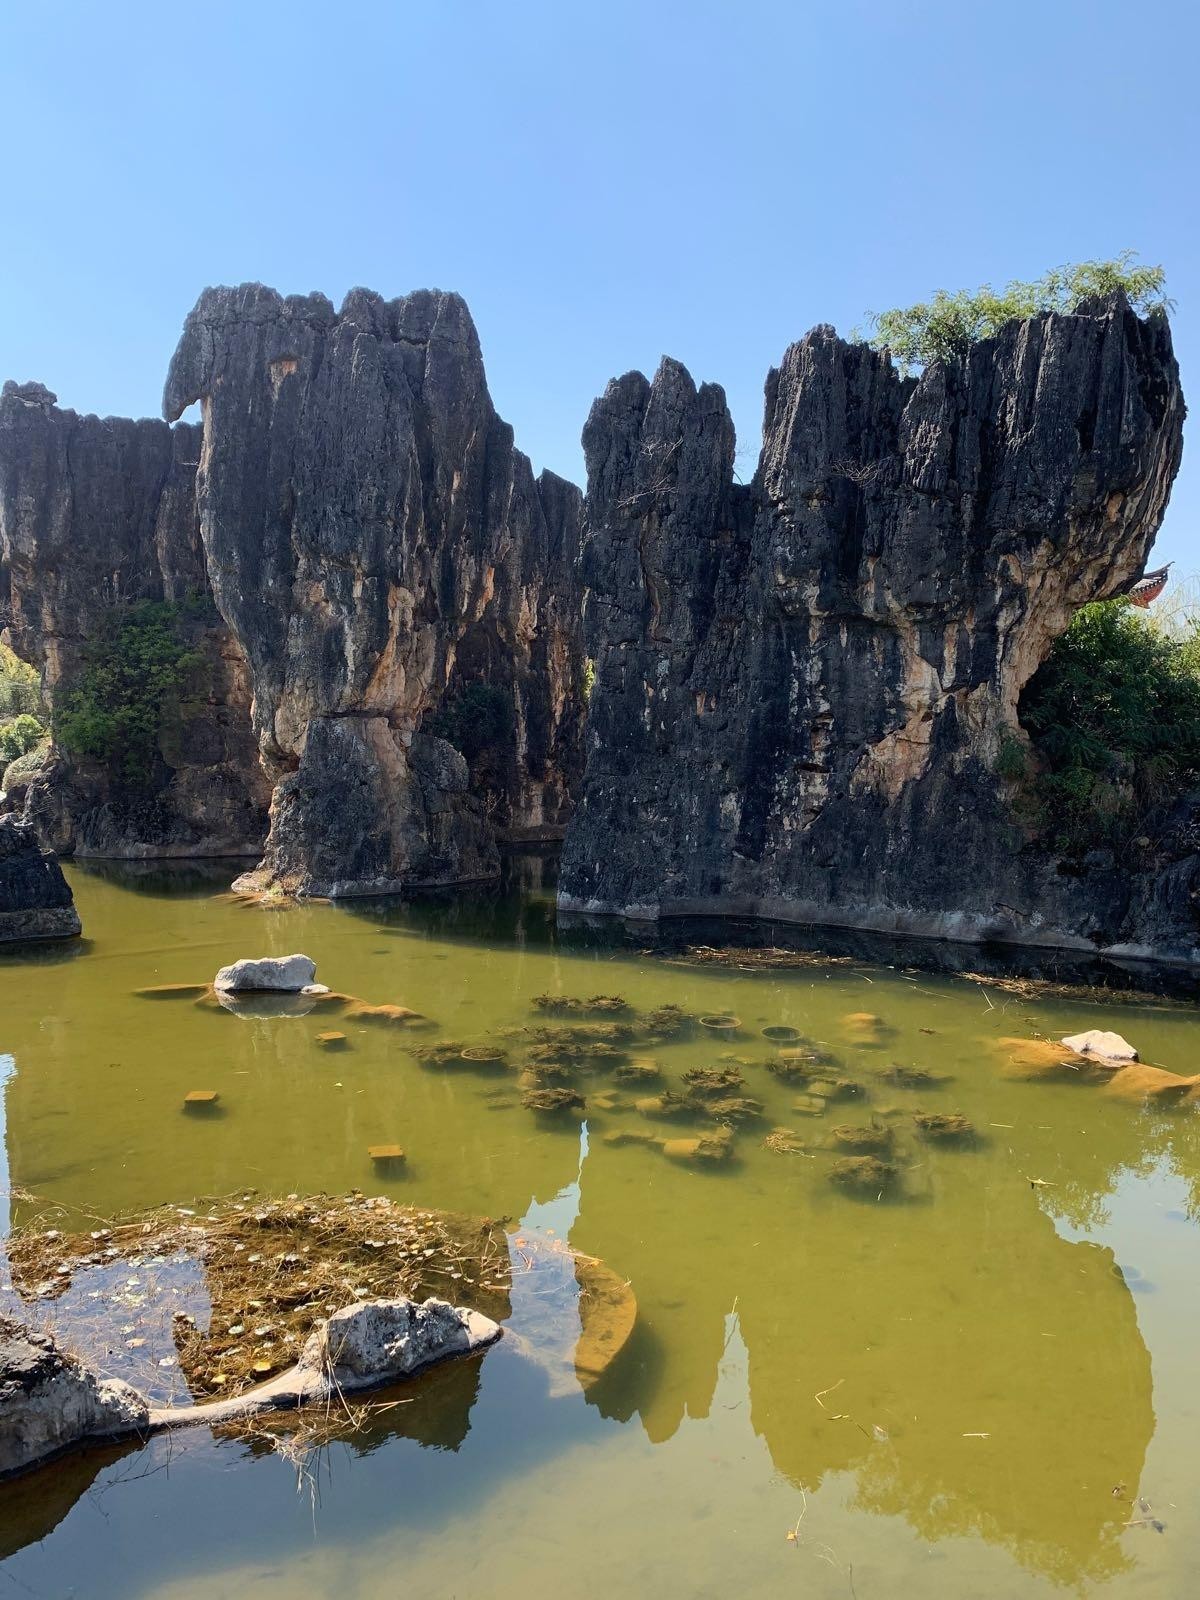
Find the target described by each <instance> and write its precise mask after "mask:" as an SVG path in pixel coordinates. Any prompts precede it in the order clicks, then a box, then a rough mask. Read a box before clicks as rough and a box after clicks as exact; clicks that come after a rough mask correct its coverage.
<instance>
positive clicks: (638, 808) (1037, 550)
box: [560, 297, 1200, 953]
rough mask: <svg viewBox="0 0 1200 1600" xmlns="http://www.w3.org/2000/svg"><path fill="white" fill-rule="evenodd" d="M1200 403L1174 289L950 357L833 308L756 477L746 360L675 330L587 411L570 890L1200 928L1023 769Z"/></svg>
mask: <svg viewBox="0 0 1200 1600" xmlns="http://www.w3.org/2000/svg"><path fill="white" fill-rule="evenodd" d="M1183 415H1184V407H1183V400H1182V395H1181V392H1180V388H1179V380H1178V370H1177V367H1176V363H1175V360H1174V356H1173V354H1172V350H1171V341H1170V333H1169V329H1168V327H1167V324H1166V322H1165V320H1164V319H1162V318H1161V317H1152V318H1151V319H1149V320H1147V321H1142V320H1140V319H1139V318H1138V317H1136V316H1135V315H1134V314H1133V313H1132V312H1131V311H1130V310H1129V308H1128V305H1127V304H1126V303H1125V301H1124V299H1123V298H1121V297H1116V298H1114V299H1111V300H1108V301H1104V302H1096V303H1093V304H1090V305H1088V306H1086V307H1084V308H1082V309H1081V310H1080V311H1079V312H1078V313H1077V314H1075V315H1071V316H1060V315H1046V316H1040V317H1035V318H1031V319H1029V320H1027V321H1021V322H1014V323H1012V324H1010V325H1009V326H1007V327H1006V328H1005V329H1004V330H1003V331H1002V332H1001V333H1000V334H999V335H998V336H997V337H996V338H994V339H991V340H987V341H984V342H981V343H980V344H978V345H976V346H975V347H974V348H973V349H972V350H971V352H970V354H969V356H968V357H967V358H966V359H965V360H964V361H962V362H961V363H949V364H946V365H938V366H931V367H930V368H928V369H927V370H926V371H925V372H924V373H923V374H922V375H921V376H920V377H919V378H915V377H909V378H905V377H902V376H901V375H900V374H899V373H898V372H897V371H896V369H895V368H894V367H893V366H892V364H891V362H890V360H889V359H888V358H887V357H886V356H885V355H882V354H879V353H877V352H875V351H873V350H871V349H869V348H868V347H866V346H863V345H855V344H848V343H846V342H845V341H843V340H841V339H839V338H837V337H836V335H835V334H834V333H833V331H832V330H831V329H829V328H816V329H814V330H813V332H812V333H810V334H809V335H808V336H807V337H806V338H804V339H803V340H801V341H800V343H798V344H795V345H792V346H791V347H790V348H789V349H788V351H787V352H786V354H785V356H784V359H783V362H782V364H781V366H780V367H779V369H778V370H776V371H772V372H771V374H770V376H769V378H768V381H767V387H766V409H765V419H764V430H763V448H762V454H761V457H760V461H759V466H758V470H757V473H756V474H755V477H754V480H753V482H752V483H751V484H750V485H747V486H744V487H743V486H741V485H738V484H736V483H735V482H734V481H733V473H732V465H733V453H734V438H733V427H732V423H731V421H730V418H729V414H728V411H727V409H726V406H725V401H724V395H723V393H722V391H721V390H720V389H719V388H717V387H716V386H715V385H705V386H703V387H701V388H699V389H697V388H696V386H695V385H694V384H693V382H692V380H691V378H690V377H689V375H688V374H687V372H686V371H685V370H684V369H683V368H682V367H680V366H679V365H678V364H677V363H674V362H671V361H664V363H663V364H662V366H661V367H660V369H659V371H658V373H657V375H656V376H655V378H654V381H653V382H652V383H650V382H647V380H646V379H645V378H644V377H643V376H642V375H641V374H639V373H632V374H628V375H626V376H625V377H623V378H620V379H618V380H616V381H614V382H613V383H611V384H610V385H609V387H608V389H607V390H606V392H605V394H604V395H603V396H602V397H601V399H599V400H598V401H597V402H596V404H595V406H594V407H593V408H592V413H591V416H590V417H589V419H588V422H587V426H586V428H585V430H584V448H585V452H586V456H587V467H588V496H587V511H586V518H585V527H584V538H583V558H582V559H583V572H584V581H585V602H584V604H585V617H586V629H587V636H588V646H589V651H590V653H591V654H592V655H594V657H595V659H596V684H595V690H594V693H593V696H592V701H591V707H590V723H589V733H588V763H587V772H586V778H585V782H584V787H583V791H582V795H581V800H580V804H579V806H578V809H577V811H576V815H575V820H574V822H573V824H572V827H571V830H570V833H569V835H568V839H567V844H566V850H565V856H564V862H563V873H562V880H561V881H562V889H561V895H560V903H561V904H563V905H564V906H567V907H569V908H572V909H581V910H600V911H611V912H624V913H626V914H632V915H642V916H654V915H659V914H668V913H681V912H688V911H701V912H703V911H724V912H734V913H757V914H765V915H772V916H781V917H789V918H793V919H799V920H812V921H816V922H843V923H847V924H851V925H853V926H860V927H875V928H881V929H889V930H897V931H910V932H920V933H926V934H941V935H949V936H955V937H967V938H988V937H995V938H1006V939H1018V940H1031V941H1038V940H1045V941H1047V942H1052V943H1055V942H1057V943H1067V944H1073V943H1078V944H1089V943H1093V942H1094V943H1099V944H1101V945H1104V946H1109V947H1111V946H1117V947H1120V946H1122V945H1135V946H1137V945H1141V946H1146V945H1159V946H1161V945H1162V944H1163V943H1164V942H1165V941H1164V939H1163V938H1162V937H1161V935H1162V930H1163V928H1167V929H1168V933H1169V937H1170V939H1171V940H1173V941H1177V942H1178V943H1179V944H1180V945H1181V946H1182V947H1183V951H1182V953H1187V949H1188V948H1190V947H1191V946H1195V945H1197V944H1200V930H1197V928H1196V925H1195V918H1194V916H1191V915H1183V916H1180V915H1179V914H1178V907H1162V906H1160V907H1158V908H1157V910H1155V911H1154V914H1153V915H1150V914H1149V913H1148V912H1147V904H1148V899H1149V900H1153V897H1147V896H1146V895H1144V894H1142V893H1141V891H1139V890H1136V889H1135V888H1134V887H1133V886H1132V885H1131V882H1130V880H1129V878H1128V877H1127V876H1126V875H1125V873H1124V872H1123V870H1122V868H1121V865H1120V864H1119V863H1116V862H1113V861H1112V860H1111V859H1108V860H1103V861H1098V862H1096V863H1095V864H1094V865H1090V866H1088V867H1087V868H1086V869H1085V870H1084V872H1083V874H1082V875H1081V876H1077V877H1073V878H1067V877H1063V876H1061V875H1059V874H1057V873H1055V872H1054V871H1053V869H1052V868H1051V867H1049V866H1048V865H1047V863H1046V862H1045V861H1044V859H1042V858H1040V857H1039V856H1038V855H1037V854H1036V853H1035V852H1030V851H1026V852H1025V853H1022V846H1023V845H1024V844H1025V843H1026V841H1025V839H1024V838H1023V836H1022V835H1021V833H1020V832H1019V831H1018V830H1017V829H1016V828H1015V827H1014V824H1013V820H1012V812H1011V808H1010V806H1009V803H1008V801H1009V797H1008V796H1007V795H1006V794H1005V793H1004V786H1003V784H1002V782H1001V781H1000V779H999V778H998V777H997V776H996V760H997V755H998V751H999V748H1000V744H1001V741H1002V739H1003V738H1004V736H1005V733H1006V730H1016V729H1017V727H1018V718H1017V706H1018V698H1019V695H1020V692H1021V689H1022V688H1023V686H1024V685H1025V683H1026V682H1027V681H1028V679H1029V678H1030V676H1031V675H1032V674H1033V672H1034V671H1035V670H1036V668H1037V666H1038V665H1039V664H1040V662H1041V661H1042V660H1043V659H1044V657H1045V655H1046V653H1047V651H1048V649H1049V648H1050V645H1051V644H1052V642H1053V640H1054V639H1055V638H1056V637H1057V635H1058V634H1060V633H1061V632H1062V631H1063V629H1064V628H1065V627H1066V626H1067V623H1068V622H1069V620H1070V618H1071V615H1072V613H1073V611H1074V610H1075V609H1076V608H1077V607H1078V606H1080V605H1081V604H1083V603H1084V602H1086V601H1089V600H1095V599H1099V598H1103V597H1105V596H1109V595H1113V594H1116V593H1118V592H1120V591H1121V590H1122V589H1123V588H1124V587H1125V586H1126V585H1127V584H1128V583H1129V581H1130V580H1131V579H1133V578H1134V577H1135V576H1136V575H1137V574H1138V573H1139V571H1140V570H1141V568H1142V565H1143V563H1144V560H1145V557H1146V554H1147V552H1148V550H1149V548H1150V545H1151V543H1152V541H1153V538H1154V535H1155V533H1156V531H1157V529H1158V527H1159V524H1160V522H1161V520H1162V515H1163V511H1164V509H1165V506H1166V502H1167V496H1168V493H1169V490H1170V486H1171V482H1172V480H1173V478H1174V475H1175V472H1176V470H1177V468H1178V464H1179V458H1180V448H1181V427H1182V420H1183ZM1185 876H1187V874H1185ZM1193 876H1195V874H1193ZM1189 881H1190V880H1189ZM1168 898H1170V897H1168ZM1175 898H1178V897H1177V896H1176V897H1175ZM1151 909H1152V910H1153V907H1151ZM1160 913H1161V914H1160Z"/></svg>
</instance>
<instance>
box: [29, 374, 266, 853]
mask: <svg viewBox="0 0 1200 1600" xmlns="http://www.w3.org/2000/svg"><path fill="white" fill-rule="evenodd" d="M199 455H200V429H199V428H198V427H195V426H191V425H180V426H179V427H176V428H169V427H167V426H166V424H165V423H163V422H158V421H154V420H148V421H141V422H133V421H130V420H128V419H126V418H122V417H103V418H101V417H94V416H79V415H77V414H76V413H75V412H74V411H64V410H60V409H59V408H58V406H57V404H56V397H55V396H54V395H53V394H52V393H51V392H50V391H49V390H48V389H46V388H44V387H43V386H42V385H41V384H33V383H30V384H16V383H12V382H8V383H6V384H5V385H4V388H3V391H2V392H0V627H3V628H6V629H7V632H8V635H9V636H10V638H11V641H12V645H13V648H14V649H15V650H16V652H17V654H18V655H20V656H21V657H22V658H23V659H24V660H26V661H29V662H31V663H32V664H34V665H35V666H37V667H38V669H39V670H40V672H41V675H42V683H43V687H44V689H45V690H46V691H47V693H48V694H49V695H51V696H53V695H55V694H56V693H59V692H61V691H62V690H63V689H65V688H67V687H69V685H70V684H71V682H72V681H73V679H74V677H75V675H76V674H77V672H78V671H79V668H80V665H81V662H82V655H83V649H84V646H85V645H86V643H87V641H88V640H89V639H90V638H93V637H94V636H95V634H96V632H97V629H98V627H99V625H100V624H101V622H102V620H103V619H104V618H105V617H106V616H108V615H109V614H110V613H111V612H112V611H113V609H114V608H116V607H119V606H123V605H125V604H128V603H129V602H132V601H139V600H159V601H162V600H166V601H173V602H184V601H188V602H189V605H188V615H187V617H186V620H185V621H184V622H183V624H182V626H183V627H184V628H185V630H186V632H187V635H188V642H189V644H190V645H191V646H192V647H193V648H195V649H197V650H198V651H199V652H200V654H201V656H202V658H203V662H204V667H203V683H204V692H203V696H202V699H201V703H200V704H199V705H198V706H197V707H195V708H194V709H193V710H192V711H191V712H190V713H189V715H188V716H186V717H185V718H184V720H183V722H182V725H181V726H180V727H179V728H178V729H176V730H173V731H172V738H171V740H170V743H169V745H164V746H163V747H162V748H160V750H159V753H158V759H157V761H156V764H155V770H154V771H153V772H152V773H147V774H145V775H144V781H143V782H142V783H140V784H139V785H137V786H132V787H131V786H130V785H129V784H127V783H125V782H123V781H121V780H119V779H114V778H113V776H112V775H111V774H110V773H109V772H107V771H106V770H105V769H103V768H102V767H101V766H99V765H98V764H96V763H93V762H89V761H70V760H68V759H67V758H66V757H65V756H64V755H63V754H62V753H61V752H59V753H58V754H57V755H56V756H54V757H53V758H52V759H51V761H50V762H49V763H48V764H47V766H45V767H44V768H43V769H42V770H41V771H40V772H39V773H37V774H36V775H35V776H34V777H33V778H32V779H31V780H30V781H29V782H28V783H27V784H26V785H23V791H24V794H23V804H24V810H25V815H26V816H28V817H30V818H32V819H34V820H36V822H37V824H38V826H39V829H40V830H41V832H42V835H43V837H44V838H45V839H46V840H47V841H48V842H49V843H50V844H52V845H53V846H54V848H55V849H57V850H60V851H63V852H68V851H74V852H75V853H78V854H81V855H95V856H121V857H139V856H169V855H181V856H182V855H238V854H248V853H252V852H256V851H257V850H258V848H259V847H260V845H261V842H262V838H263V834H264V832H265V812H266V802H267V798H268V796H269V792H270V791H269V786H268V785H267V784H266V782H265V779H264V778H263V776H262V774H261V772H260V771H259V768H258V764H257V762H256V760H255V747H254V741H253V738H252V736H251V733H250V728H249V710H250V698H251V693H252V688H251V685H250V682H249V679H248V676H247V672H246V663H245V659H244V657H243V656H242V654H241V651H240V650H239V648H238V646H237V644H236V642H235V641H234V639H233V637H232V636H231V634H230V632H229V630H228V629H227V628H226V627H225V626H224V625H223V624H222V622H221V619H220V618H219V616H218V615H217V613H216V612H215V610H214V609H213V608H212V607H211V604H207V605H206V604H205V597H206V596H207V594H208V581H207V577H206V568H205V562H204V552H203V546H202V544H201V541H200V532H199V519H198V515H197V510H196V500H195V475H196V465H197V462H198V460H199Z"/></svg>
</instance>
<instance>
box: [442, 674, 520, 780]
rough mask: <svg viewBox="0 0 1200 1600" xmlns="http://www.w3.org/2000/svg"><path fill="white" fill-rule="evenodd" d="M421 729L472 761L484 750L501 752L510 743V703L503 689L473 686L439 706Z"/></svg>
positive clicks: (481, 685)
mask: <svg viewBox="0 0 1200 1600" xmlns="http://www.w3.org/2000/svg"><path fill="white" fill-rule="evenodd" d="M424 728H425V732H426V733H432V734H434V735H436V737H437V738H439V739H445V740H446V742H447V743H448V744H452V745H453V746H454V748H455V749H456V750H457V751H459V752H460V753H461V754H462V755H464V756H465V757H466V758H467V760H468V761H473V760H474V759H475V758H476V756H480V755H482V754H483V752H484V751H485V750H496V749H500V748H501V747H502V746H504V745H506V744H508V743H509V741H510V740H511V739H512V736H513V712H512V701H511V700H510V698H509V696H508V695H506V694H505V693H504V691H503V689H495V688H493V687H492V686H491V684H486V683H473V684H471V685H469V687H467V688H466V689H464V690H463V692H462V694H460V695H459V696H458V698H457V699H456V700H449V701H446V702H445V703H444V704H443V705H441V706H440V707H439V708H438V710H437V711H435V712H434V714H433V716H431V717H428V718H427V719H426V721H425V725H424Z"/></svg>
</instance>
